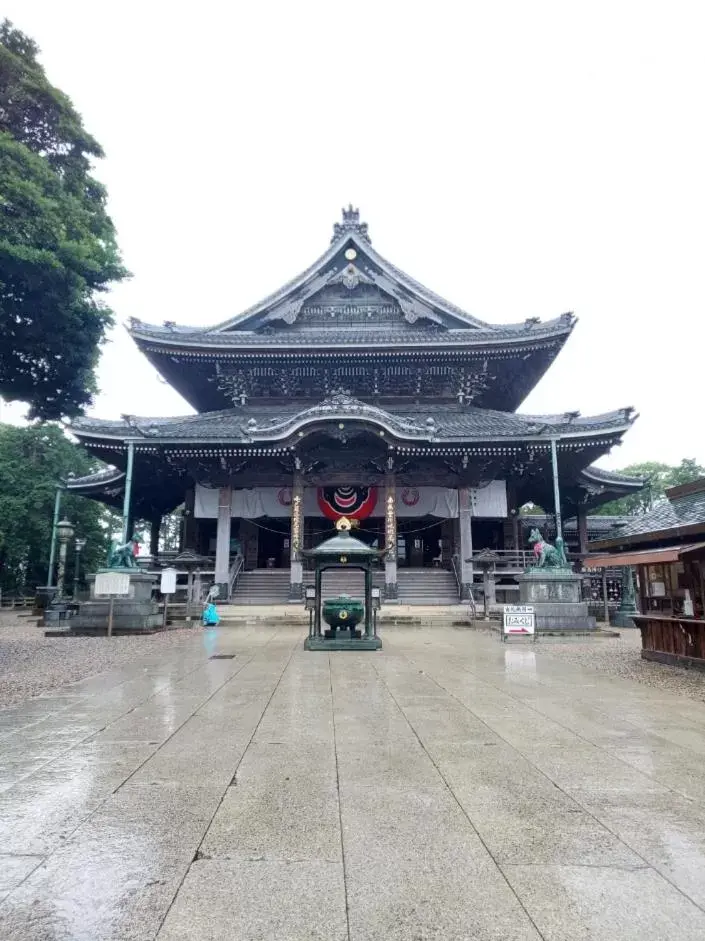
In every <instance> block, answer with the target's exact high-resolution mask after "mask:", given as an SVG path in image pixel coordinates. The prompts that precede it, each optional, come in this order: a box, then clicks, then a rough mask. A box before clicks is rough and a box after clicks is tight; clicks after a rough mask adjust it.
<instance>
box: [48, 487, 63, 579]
mask: <svg viewBox="0 0 705 941" xmlns="http://www.w3.org/2000/svg"><path fill="white" fill-rule="evenodd" d="M64 487H65V484H63V483H60V484H57V487H56V496H55V497H54V521H53V523H52V524H51V546H50V547H49V574H48V575H47V588H51V587H52V586H53V584H54V563H55V562H56V527H57V526H58V525H59V513H60V512H61V493H62V491H63V490H64Z"/></svg>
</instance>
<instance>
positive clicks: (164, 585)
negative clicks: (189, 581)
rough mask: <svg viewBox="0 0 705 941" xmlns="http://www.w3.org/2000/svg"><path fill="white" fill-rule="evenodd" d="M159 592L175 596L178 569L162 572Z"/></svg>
mask: <svg viewBox="0 0 705 941" xmlns="http://www.w3.org/2000/svg"><path fill="white" fill-rule="evenodd" d="M159 591H160V592H161V593H162V594H163V595H173V594H174V592H175V591H176V569H164V570H163V571H162V577H161V581H160V583H159Z"/></svg>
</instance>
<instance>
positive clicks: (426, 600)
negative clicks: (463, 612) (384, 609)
mask: <svg viewBox="0 0 705 941" xmlns="http://www.w3.org/2000/svg"><path fill="white" fill-rule="evenodd" d="M397 586H398V591H399V603H400V604H413V605H417V604H419V605H453V604H458V585H457V582H456V581H455V575H453V573H452V572H448V571H446V570H445V569H399V570H398V571H397Z"/></svg>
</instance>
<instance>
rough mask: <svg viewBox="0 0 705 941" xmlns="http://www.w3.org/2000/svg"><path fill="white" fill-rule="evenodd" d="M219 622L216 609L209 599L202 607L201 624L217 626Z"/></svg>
mask: <svg viewBox="0 0 705 941" xmlns="http://www.w3.org/2000/svg"><path fill="white" fill-rule="evenodd" d="M219 622H220V618H219V617H218V612H217V611H216V608H215V605H214V604H213V602H212V601H211V602H209V603H208V604H207V605H206V606H205V608H204V609H203V626H204V627H217V625H218V624H219Z"/></svg>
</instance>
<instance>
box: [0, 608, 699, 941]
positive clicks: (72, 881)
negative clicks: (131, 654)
mask: <svg viewBox="0 0 705 941" xmlns="http://www.w3.org/2000/svg"><path fill="white" fill-rule="evenodd" d="M304 633H305V632H303V631H301V630H300V629H298V628H280V627H276V628H268V627H267V626H266V625H261V624H260V625H257V627H256V628H254V629H246V628H239V627H238V628H235V627H232V628H227V627H226V628H224V629H220V630H217V631H202V632H193V634H192V635H190V637H189V638H188V639H187V640H185V641H184V642H183V643H180V644H179V646H178V647H174V648H165V649H164V650H163V651H162V656H161V658H156V659H155V658H154V657H152V656H150V657H149V658H147V660H146V662H144V663H130V664H125V665H124V666H122V667H118V668H111V669H110V670H108V671H106V673H105V674H104V675H103V676H102V677H89V678H86V679H85V680H82V681H79V682H78V683H74V684H73V685H72V686H69V687H66V688H63V689H60V690H56V691H54V692H52V693H51V694H50V695H47V696H46V697H40V698H38V699H34V700H31V701H30V702H28V703H26V704H24V706H23V705H16V706H13V707H12V708H11V709H9V710H5V711H4V712H0V937H1V938H2V939H3V941H5V939H7V941H177V939H178V941H182V939H183V941H185V939H189V941H191V939H194V938H198V939H199V941H202V939H203V941H207V939H218V941H221V939H222V941H255V939H261V941H298V939H302V941H303V939H308V941H310V939H319V938H320V939H325V941H337V939H340V941H372V939H374V941H379V939H384V941H436V939H438V941H467V939H470V938H472V939H477V941H490V939H491V941H506V939H509V941H514V939H516V941H538V939H545V941H575V939H586V941H587V939H589V941H622V939H626V941H632V939H637V938H638V939H639V941H676V939H677V941H690V939H695V938H698V939H700V938H703V937H705V889H704V888H703V886H705V811H703V810H702V798H703V796H705V761H704V760H703V755H704V754H705V751H704V748H705V708H702V707H701V704H700V703H698V702H697V701H694V700H693V699H692V698H691V699H688V700H687V701H685V700H684V699H683V697H681V696H680V695H678V693H677V691H673V692H669V691H668V689H665V688H664V687H663V684H661V685H659V686H658V687H655V688H648V687H645V686H643V685H639V684H637V683H634V682H631V681H629V680H627V679H623V678H615V677H611V676H603V675H601V674H599V673H597V672H594V671H591V670H590V669H589V668H587V667H585V666H583V665H581V664H577V663H571V662H567V661H564V660H561V659H560V658H559V657H555V656H551V654H550V652H549V651H543V650H542V649H537V650H534V649H530V650H529V649H526V648H520V647H519V645H518V644H517V645H515V646H513V647H512V648H511V649H508V648H507V646H506V645H502V644H501V643H500V642H499V640H498V638H497V637H495V636H492V635H489V634H484V633H482V632H468V631H463V630H454V629H451V628H438V627H434V628H433V634H432V637H431V632H430V631H423V630H419V629H418V628H413V629H404V628H395V629H394V630H393V631H389V632H387V633H385V637H384V644H385V646H384V650H383V651H381V652H379V653H368V654H364V653H347V652H346V653H345V654H335V653H333V654H330V655H325V654H324V655H322V654H316V655H314V654H306V653H305V652H304V651H303V649H302V642H303V637H304ZM539 648H540V645H539ZM216 653H218V654H221V653H225V654H233V658H232V659H227V660H211V659H210V657H211V656H212V655H213V654H216ZM601 655H602V656H604V653H603V654H601ZM662 669H663V670H665V671H667V670H668V669H669V668H668V667H663V668H662ZM689 693H690V694H691V695H692V693H693V687H692V683H691V685H690V687H689ZM703 695H704V697H705V677H703Z"/></svg>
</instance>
